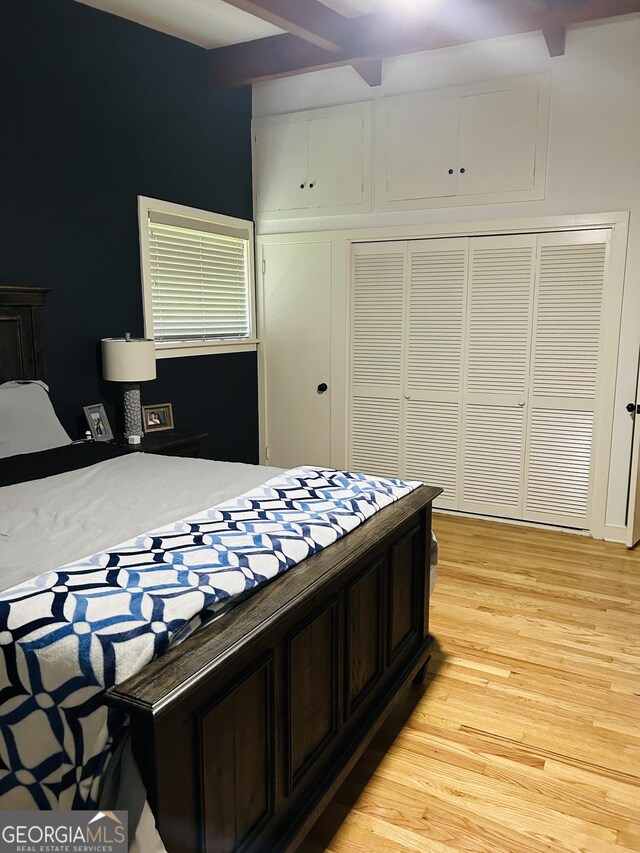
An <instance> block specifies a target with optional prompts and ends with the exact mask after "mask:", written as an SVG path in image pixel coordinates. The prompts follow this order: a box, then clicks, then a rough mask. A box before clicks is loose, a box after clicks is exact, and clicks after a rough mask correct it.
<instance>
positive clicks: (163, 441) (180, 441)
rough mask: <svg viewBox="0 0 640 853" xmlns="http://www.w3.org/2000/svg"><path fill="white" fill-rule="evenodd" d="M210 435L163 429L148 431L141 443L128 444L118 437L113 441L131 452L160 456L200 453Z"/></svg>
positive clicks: (185, 430)
mask: <svg viewBox="0 0 640 853" xmlns="http://www.w3.org/2000/svg"><path fill="white" fill-rule="evenodd" d="M207 437H208V433H206V432H191V431H190V430H188V429H163V430H158V432H147V433H145V434H144V436H143V437H142V441H141V442H140V444H128V443H127V441H126V439H124V438H121V437H119V438H117V439H116V440H115V441H114V442H113V443H114V444H116V445H117V446H118V447H122V448H123V450H127V451H129V452H131V453H156V454H158V455H160V456H192V457H194V458H197V457H198V456H199V455H200V445H201V444H202V442H203V441H204V439H205V438H207Z"/></svg>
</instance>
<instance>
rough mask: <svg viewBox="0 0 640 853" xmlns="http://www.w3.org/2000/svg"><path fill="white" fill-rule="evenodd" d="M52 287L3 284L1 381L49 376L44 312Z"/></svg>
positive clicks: (0, 298) (0, 296)
mask: <svg viewBox="0 0 640 853" xmlns="http://www.w3.org/2000/svg"><path fill="white" fill-rule="evenodd" d="M47 293H49V289H48V288H46V287H11V286H9V285H0V382H7V381H9V380H12V379H46V378H47V375H46V367H45V360H44V335H43V329H42V311H43V307H44V302H45V298H46V295H47Z"/></svg>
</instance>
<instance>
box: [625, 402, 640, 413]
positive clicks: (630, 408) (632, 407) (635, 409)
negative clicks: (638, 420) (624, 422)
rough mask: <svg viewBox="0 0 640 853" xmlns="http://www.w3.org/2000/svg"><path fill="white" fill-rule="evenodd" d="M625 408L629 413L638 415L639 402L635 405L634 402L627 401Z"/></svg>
mask: <svg viewBox="0 0 640 853" xmlns="http://www.w3.org/2000/svg"><path fill="white" fill-rule="evenodd" d="M625 408H626V410H627V411H628V412H629V414H637V415H640V403H638V405H637V406H636V404H635V403H627V405H626V407H625Z"/></svg>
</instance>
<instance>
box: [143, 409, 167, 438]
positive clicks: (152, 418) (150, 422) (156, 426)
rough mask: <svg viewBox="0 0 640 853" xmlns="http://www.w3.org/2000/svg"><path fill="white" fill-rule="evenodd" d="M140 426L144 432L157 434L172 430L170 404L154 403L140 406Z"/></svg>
mask: <svg viewBox="0 0 640 853" xmlns="http://www.w3.org/2000/svg"><path fill="white" fill-rule="evenodd" d="M142 426H143V428H144V431H145V432H159V431H160V430H162V429H173V428H174V427H173V409H172V407H171V403H156V404H155V405H153V406H142Z"/></svg>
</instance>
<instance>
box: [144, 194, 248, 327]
mask: <svg viewBox="0 0 640 853" xmlns="http://www.w3.org/2000/svg"><path fill="white" fill-rule="evenodd" d="M148 228H149V272H150V279H151V308H152V314H153V336H154V338H155V340H156V341H157V342H184V343H189V342H191V343H193V342H200V341H220V340H229V339H231V340H238V339H243V338H249V337H251V310H250V308H251V305H250V293H249V288H250V282H251V275H250V270H249V265H250V251H249V243H250V236H251V235H250V231H249V229H248V228H236V227H232V226H229V225H225V224H222V223H217V222H208V221H205V220H199V219H192V218H189V217H183V216H180V215H176V214H172V213H164V212H158V211H151V210H150V211H149V219H148Z"/></svg>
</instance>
